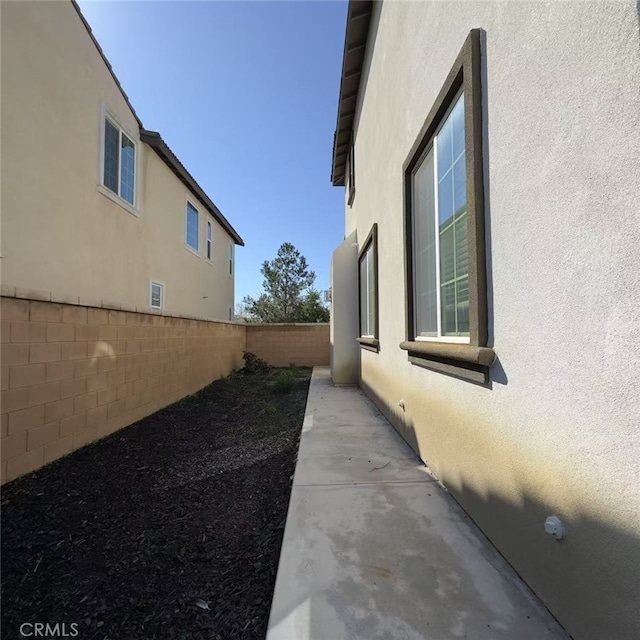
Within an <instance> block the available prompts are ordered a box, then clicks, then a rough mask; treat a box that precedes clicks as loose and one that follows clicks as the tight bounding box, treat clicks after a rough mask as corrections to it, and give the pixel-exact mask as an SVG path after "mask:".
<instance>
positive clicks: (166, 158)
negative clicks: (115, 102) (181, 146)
mask: <svg viewBox="0 0 640 640" xmlns="http://www.w3.org/2000/svg"><path fill="white" fill-rule="evenodd" d="M140 140H142V142H144V143H146V144H148V145H149V146H150V147H151V148H152V149H153V150H154V151H155V152H156V153H157V154H158V155H159V156H160V158H161V159H162V161H163V162H164V163H165V164H166V165H167V166H168V167H169V169H171V171H173V173H174V174H175V175H176V176H177V177H178V178H179V179H180V180H181V181H182V182H183V184H184V185H185V186H186V187H187V188H188V189H189V190H190V191H191V192H192V193H193V194H194V195H195V196H196V197H197V198H198V200H200V202H201V203H202V204H203V205H204V206H205V208H206V209H207V210H208V211H209V213H210V214H211V215H212V216H213V217H214V218H215V219H216V220H217V221H218V222H219V223H220V224H221V225H222V227H223V228H224V229H225V231H226V232H227V233H228V234H229V235H230V236H231V237H232V238H233V239H234V241H235V243H236V244H238V245H240V246H241V247H244V240H243V239H242V238H241V237H240V235H239V234H238V232H237V231H236V230H235V229H234V228H233V227H232V226H231V223H230V222H229V221H228V220H227V219H226V218H225V217H224V216H223V215H222V213H221V212H220V209H218V207H216V205H215V204H214V203H213V201H212V200H211V198H209V196H208V195H207V194H206V193H205V192H204V190H203V189H202V187H201V186H200V185H199V184H198V183H197V182H196V181H195V178H194V177H193V176H192V175H191V174H190V173H189V172H188V171H187V169H186V168H185V166H184V165H183V164H182V162H180V160H178V158H177V157H176V155H175V153H173V151H171V149H170V148H169V145H167V143H166V142H165V141H164V140H163V139H162V136H161V135H160V134H159V133H158V132H157V131H148V130H147V129H140Z"/></svg>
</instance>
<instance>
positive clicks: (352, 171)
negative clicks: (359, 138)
mask: <svg viewBox="0 0 640 640" xmlns="http://www.w3.org/2000/svg"><path fill="white" fill-rule="evenodd" d="M354 146H355V145H354V134H353V131H352V132H351V142H350V144H349V156H348V158H347V175H348V176H349V198H348V200H347V204H348V205H349V206H351V205H352V204H353V199H354V198H355V197H356V166H355V162H356V160H355V150H354Z"/></svg>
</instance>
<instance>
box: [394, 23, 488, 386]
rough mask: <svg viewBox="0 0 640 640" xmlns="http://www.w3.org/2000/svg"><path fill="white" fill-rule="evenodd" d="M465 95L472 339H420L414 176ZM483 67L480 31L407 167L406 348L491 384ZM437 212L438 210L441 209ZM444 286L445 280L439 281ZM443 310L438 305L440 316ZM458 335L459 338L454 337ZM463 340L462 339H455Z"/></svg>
mask: <svg viewBox="0 0 640 640" xmlns="http://www.w3.org/2000/svg"><path fill="white" fill-rule="evenodd" d="M461 93H464V118H465V125H464V131H465V152H466V156H465V168H466V199H467V213H466V215H467V242H468V256H469V272H468V275H469V337H468V339H467V338H466V337H464V338H463V340H460V339H459V337H457V336H443V337H439V338H435V339H434V338H427V337H426V336H422V337H421V338H422V339H417V336H416V315H415V295H416V291H415V286H414V284H415V283H414V279H415V278H414V266H413V265H414V245H413V235H414V232H413V228H414V216H413V209H412V207H413V179H412V178H413V174H414V171H415V170H416V169H417V168H418V167H419V165H420V162H421V161H422V160H423V158H424V156H425V155H426V153H428V150H429V148H430V146H432V145H433V140H434V138H435V136H436V135H437V133H438V131H439V130H440V128H441V127H442V125H443V124H444V122H445V120H446V118H447V117H448V115H449V113H450V112H451V109H452V108H453V106H454V105H455V103H456V101H457V99H458V98H459V96H460V94H461ZM482 127H483V117H482V67H481V43H480V30H479V29H474V30H472V31H471V32H470V33H469V35H468V36H467V38H466V40H465V42H464V45H463V46H462V49H461V51H460V53H459V54H458V57H457V59H456V61H455V63H454V64H453V67H452V69H451V71H450V72H449V75H448V76H447V79H446V81H445V83H444V85H443V86H442V89H441V90H440V93H439V94H438V97H437V98H436V100H435V103H434V105H433V106H432V108H431V110H430V112H429V115H428V116H427V118H426V120H425V122H424V124H423V125H422V127H421V129H420V132H419V133H418V135H417V137H416V140H415V142H414V144H413V146H412V148H411V150H410V151H409V153H408V155H407V158H406V160H405V162H404V165H403V182H404V235H405V239H404V250H405V260H404V267H405V287H406V289H405V303H406V309H405V319H406V324H405V329H406V333H405V336H406V339H405V341H404V342H402V343H400V348H401V349H404V350H406V351H407V352H408V359H409V361H410V362H411V363H412V364H416V365H419V366H423V367H426V368H429V369H434V370H437V371H440V372H442V373H446V374H449V375H454V376H456V377H460V378H463V379H467V380H470V381H472V382H478V383H481V384H487V383H488V374H489V367H490V366H491V364H492V363H493V361H494V359H495V353H494V351H493V349H491V348H489V347H488V345H487V341H488V314H487V304H488V303H487V275H486V256H485V224H484V196H485V194H484V170H483V149H482V145H483V133H482V132H483V128H482ZM436 215H437V213H436ZM438 286H440V282H438ZM440 313H441V309H440V308H438V314H440ZM452 338H454V339H452ZM455 338H458V339H455Z"/></svg>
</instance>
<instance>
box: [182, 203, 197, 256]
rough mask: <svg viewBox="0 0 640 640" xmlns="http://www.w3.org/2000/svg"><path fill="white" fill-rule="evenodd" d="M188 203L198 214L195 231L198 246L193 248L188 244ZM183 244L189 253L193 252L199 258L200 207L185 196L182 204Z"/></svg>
mask: <svg viewBox="0 0 640 640" xmlns="http://www.w3.org/2000/svg"><path fill="white" fill-rule="evenodd" d="M189 205H191V206H192V207H193V209H194V210H195V212H196V214H197V215H198V226H197V229H198V232H197V236H196V238H197V242H198V246H197V248H195V249H194V248H193V247H192V246H191V245H190V244H189V239H188V238H189V236H188V231H189ZM184 246H185V249H187V251H190V252H191V253H193V254H194V255H196V256H198V257H199V258H200V257H201V256H200V209H199V208H198V207H197V206H196V204H195V203H194V201H193V200H192V199H191V198H190V197H189V196H187V197H186V199H185V205H184Z"/></svg>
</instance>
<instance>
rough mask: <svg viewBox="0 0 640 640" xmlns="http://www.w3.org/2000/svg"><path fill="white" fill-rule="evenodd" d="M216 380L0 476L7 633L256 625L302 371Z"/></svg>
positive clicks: (305, 378) (275, 540) (297, 420)
mask: <svg viewBox="0 0 640 640" xmlns="http://www.w3.org/2000/svg"><path fill="white" fill-rule="evenodd" d="M294 371H295V380H296V381H295V383H294V385H293V388H292V390H291V391H290V392H289V393H286V394H279V393H277V390H276V389H274V386H273V383H274V380H275V378H276V377H277V375H278V370H277V369H275V370H270V371H269V372H266V373H264V372H263V373H255V374H252V375H245V374H242V373H241V372H238V373H235V374H232V375H231V376H230V377H228V378H226V379H223V380H218V381H216V382H214V383H213V384H211V385H209V386H208V387H206V388H205V389H203V390H202V391H200V392H199V393H198V394H196V395H195V396H191V397H189V398H186V399H183V400H181V401H180V402H178V403H176V404H174V405H172V406H170V407H167V408H166V409H163V410H162V411H159V412H157V413H155V414H154V415H152V416H149V417H147V418H145V419H144V420H142V421H140V422H138V423H136V424H135V425H132V426H130V427H127V428H126V429H123V430H122V431H119V432H116V433H114V434H113V435H111V436H109V437H108V438H105V439H104V440H102V441H100V442H97V443H95V444H92V445H89V446H87V447H84V448H82V449H80V450H78V451H76V452H74V453H73V454H71V455H69V456H67V457H65V458H62V459H61V460H58V461H56V462H54V463H52V464H50V465H48V466H47V467H44V468H43V469H40V470H39V471H36V472H35V473H32V474H30V475H28V476H25V477H23V478H19V479H17V480H15V481H13V482H11V483H9V484H7V485H5V486H4V487H3V488H2V540H1V545H2V637H3V638H19V637H20V635H19V628H20V625H21V624H22V623H29V622H30V623H35V622H42V623H49V624H51V625H53V624H56V623H66V625H67V630H69V629H70V628H71V627H70V625H71V624H72V623H74V624H77V625H78V626H77V627H74V628H77V630H78V634H77V635H76V636H75V637H77V638H79V639H80V640H85V639H86V640H89V639H91V640H93V639H96V640H106V639H107V638H109V639H111V640H121V639H129V638H131V639H136V640H137V639H139V640H151V639H154V638H162V639H163V640H164V639H183V638H184V639H187V638H188V639H199V638H207V639H215V640H232V639H234V638H242V639H243V640H250V639H251V638H264V636H265V634H266V629H267V621H268V617H269V609H270V606H271V599H272V596H273V588H274V583H275V575H276V571H277V565H278V558H279V554H280V546H281V542H282V535H283V530H284V523H285V519H286V515H287V507H288V503H289V495H290V492H291V483H292V476H293V473H294V468H295V457H296V454H297V449H298V440H299V436H300V430H301V424H302V419H303V415H304V407H305V403H306V396H307V390H308V385H309V378H310V373H311V372H310V370H309V369H303V368H297V369H294Z"/></svg>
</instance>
